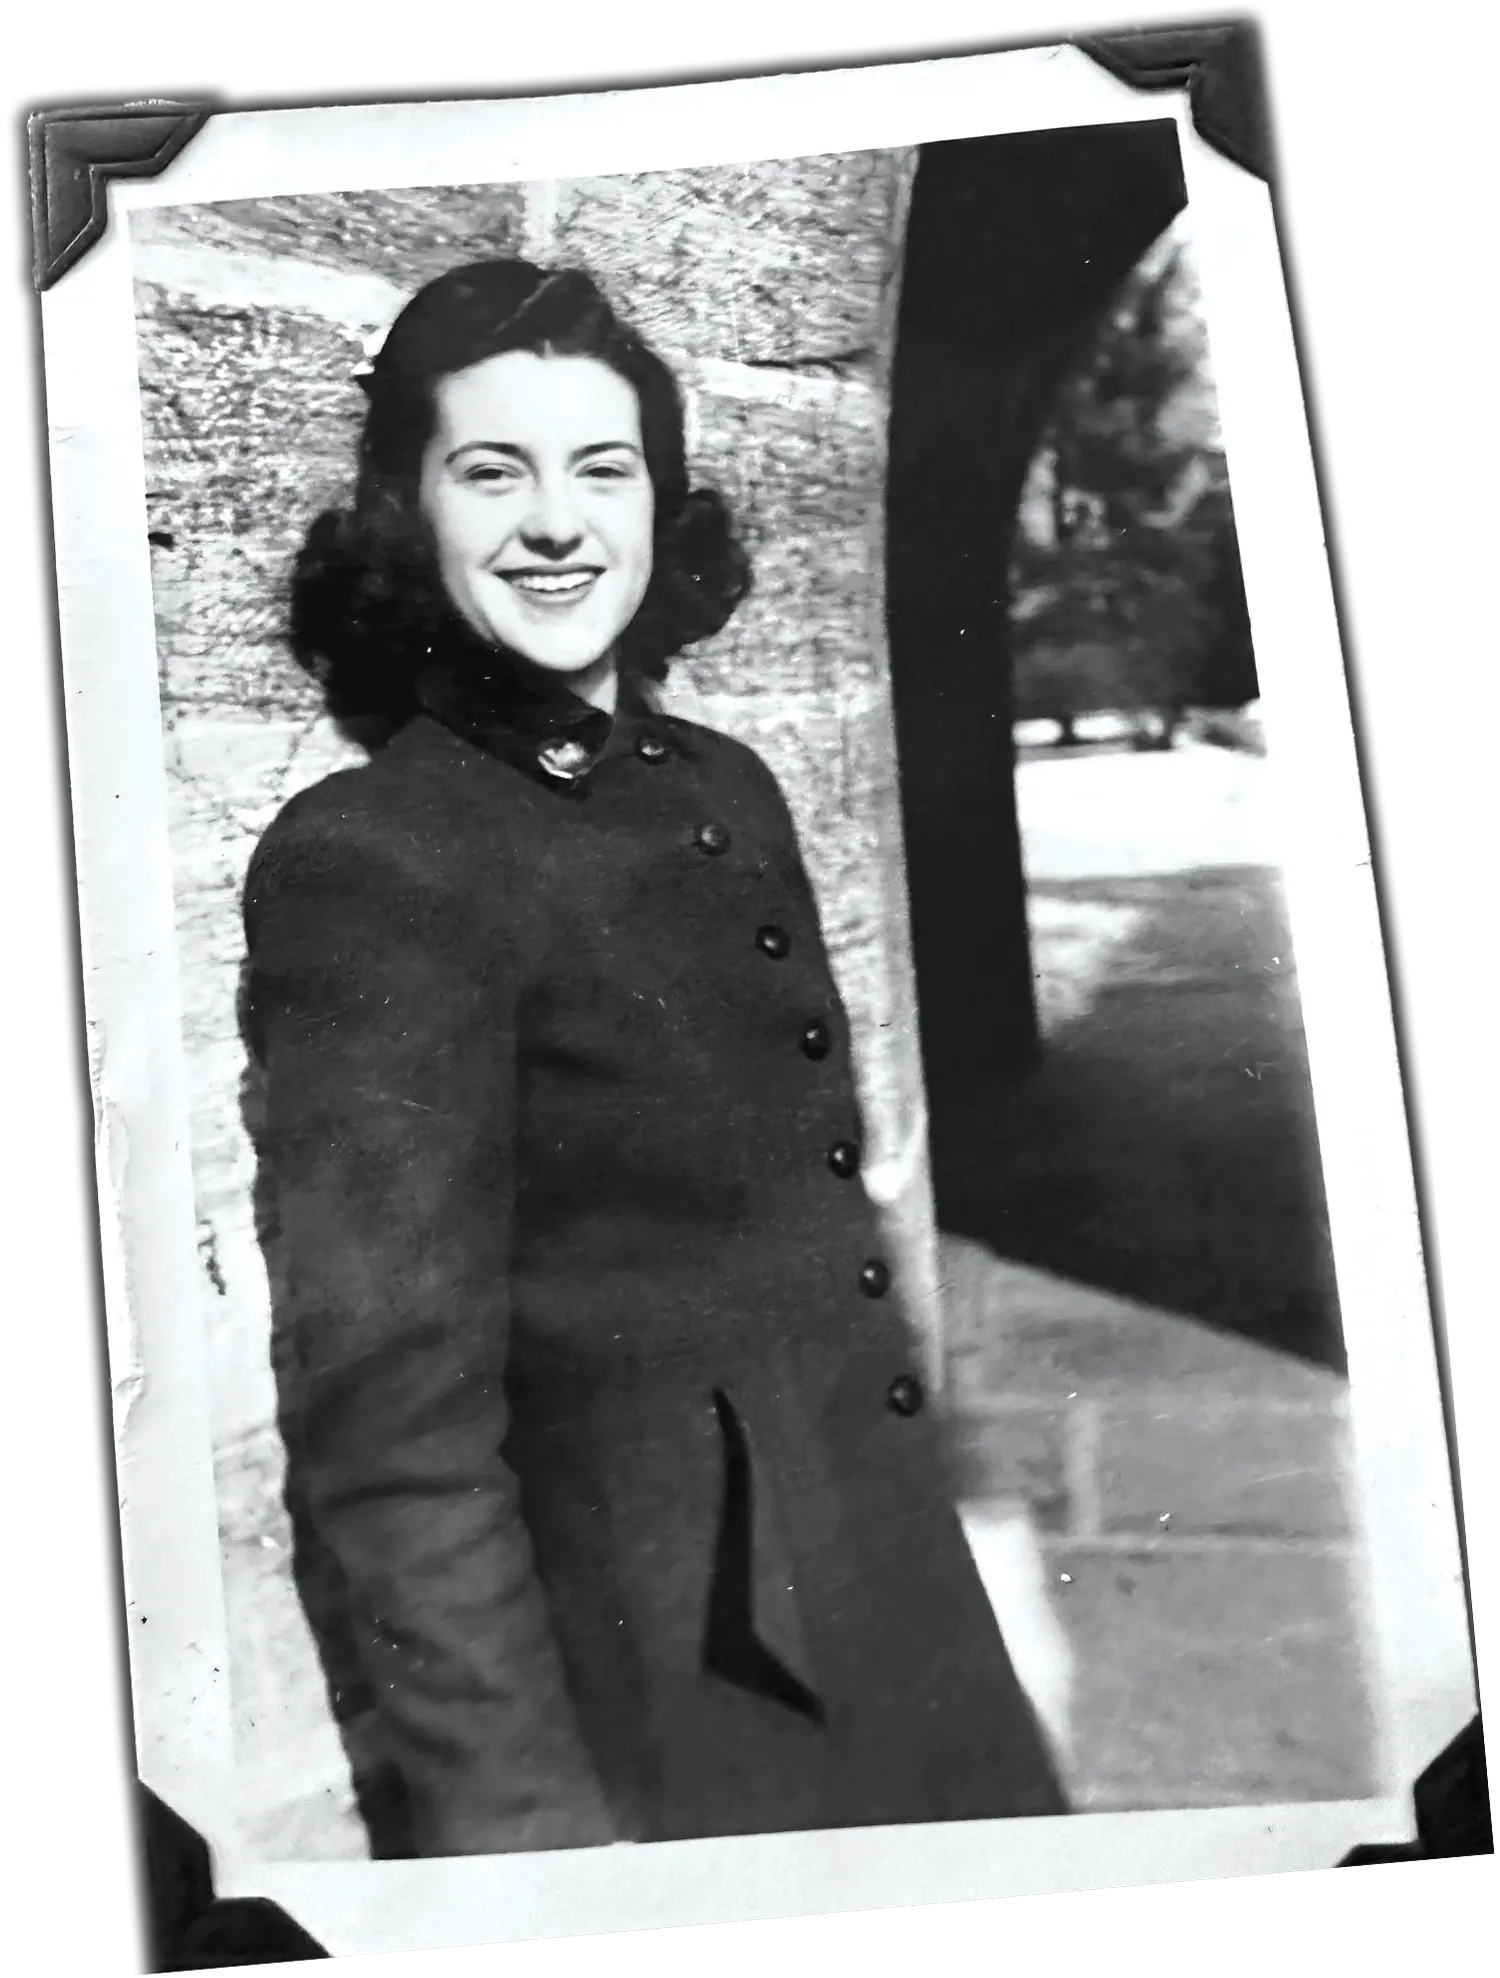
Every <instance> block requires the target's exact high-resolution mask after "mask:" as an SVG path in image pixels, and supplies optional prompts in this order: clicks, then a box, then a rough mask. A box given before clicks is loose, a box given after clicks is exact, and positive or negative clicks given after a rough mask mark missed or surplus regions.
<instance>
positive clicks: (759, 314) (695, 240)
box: [550, 151, 914, 363]
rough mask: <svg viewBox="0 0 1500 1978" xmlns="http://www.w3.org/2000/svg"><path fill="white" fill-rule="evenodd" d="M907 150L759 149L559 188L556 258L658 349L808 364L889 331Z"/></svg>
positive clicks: (869, 345) (866, 345)
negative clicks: (748, 158) (741, 160)
mask: <svg viewBox="0 0 1500 1978" xmlns="http://www.w3.org/2000/svg"><path fill="white" fill-rule="evenodd" d="M913 157H914V154H913V153H911V152H909V151H858V152H851V153H848V154H846V155H829V156H825V157H812V158H787V159H769V160H759V161H754V162H751V163H747V164H743V165H710V166H699V167H694V168H689V169H686V170H679V171H669V172H642V173H630V174H622V175H618V176H612V177H608V178H588V179H565V180H562V181H560V182H559V183H558V185H557V187H556V193H555V197H556V208H555V219H554V225H553V247H552V252H551V255H550V259H551V260H552V262H553V263H554V264H555V265H569V266H581V267H584V268H587V269H588V270H589V272H590V273H592V274H593V275H594V276H595V277H596V279H598V280H599V282H600V283H601V285H602V286H603V287H604V289H605V291H606V293H608V295H609V296H610V298H611V300H612V301H614V302H615V304H616V306H617V307H618V308H619V309H620V310H621V311H622V313H623V314H625V315H627V316H628V317H629V318H630V320H631V321H632V322H633V323H634V324H635V325H636V327H637V328H638V329H639V330H640V331H641V333H642V334H643V335H644V336H646V337H647V338H649V339H650V340H651V341H652V342H654V343H657V344H659V345H660V346H662V348H663V349H664V350H674V351H683V352H687V353H690V354H702V355H709V356H715V357H728V358H733V359H735V360H736V361H738V362H742V363H745V362H748V363H756V362H770V363H775V362H783V363H784V362H807V361H809V360H816V359H828V358H834V357H840V356H843V355H845V354H847V353H849V352H852V351H872V350H874V349H876V348H877V347H879V346H881V345H883V343H884V342H885V341H886V340H887V339H888V336H889V334H890V328H891V311H892V296H891V282H892V278H893V275H894V273H895V270H896V266H897V260H898V254H899V246H900V238H899V236H900V221H901V214H902V211H903V208H904V201H905V189H906V184H907V180H908V177H909V174H910V171H911V169H912V162H913Z"/></svg>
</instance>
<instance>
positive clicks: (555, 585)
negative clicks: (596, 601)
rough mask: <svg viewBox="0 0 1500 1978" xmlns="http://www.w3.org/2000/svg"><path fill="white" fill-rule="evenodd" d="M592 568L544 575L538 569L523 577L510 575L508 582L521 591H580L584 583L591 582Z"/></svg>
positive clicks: (592, 576) (592, 579) (592, 578)
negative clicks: (555, 574)
mask: <svg viewBox="0 0 1500 1978" xmlns="http://www.w3.org/2000/svg"><path fill="white" fill-rule="evenodd" d="M593 581H594V573H593V571H592V570H572V571H569V572H567V573H566V574H562V573H560V574H558V575H557V576H550V575H544V574H543V573H541V572H540V571H538V572H536V573H534V574H529V575H527V576H525V577H512V578H511V579H510V582H511V583H512V584H514V585H515V586H516V588H517V589H518V590H522V591H581V590H582V589H583V587H584V585H585V584H592V583H593Z"/></svg>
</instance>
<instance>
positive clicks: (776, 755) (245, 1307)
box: [131, 152, 937, 1854]
mask: <svg viewBox="0 0 1500 1978" xmlns="http://www.w3.org/2000/svg"><path fill="white" fill-rule="evenodd" d="M913 165H914V155H913V154H910V153H904V152H872V153H861V154H858V155H854V156H849V157H826V158H813V159H799V160H795V161H790V162H777V163H768V164H766V163H763V164H753V165H748V166H744V167H730V168H715V169H711V170H692V171H680V172H669V173H662V174H651V175H642V176H635V177H622V178H612V179H598V180H586V181H570V182H558V183H545V184H541V183H538V184H527V185H524V186H500V187H483V186H481V187H468V188H445V189H442V190H440V191H411V192H376V193H359V194H350V195H317V196H302V197H297V198H289V199H280V200H272V201H265V202H241V203H236V204H229V205H218V206H213V207H196V208H178V209H163V210H161V211H158V212H154V213H153V212H146V213H142V214H139V215H136V216H134V218H133V220H132V223H131V233H132V243H133V248H134V253H135V267H136V276H137V297H138V320H139V332H140V334H139V349H140V370H141V407H142V415H143V426H144V433H145V445H146V464H147V485H148V506H149V515H150V527H151V530H152V536H153V543H154V548H153V560H154V571H155V595H156V607H157V621H158V645H159V654H160V680H161V697H162V717H163V726H164V731H165V744H166V752H167V764H168V771H169V776H170V783H171V794H172V837H173V854H174V870H175V875H176V888H177V911H178V921H179V930H180V937H181V944H182V982H183V994H184V999H185V1005H186V1026H187V1043H188V1050H189V1059H190V1066H191V1075H192V1081H193V1109H194V1124H193V1133H194V1145H193V1153H194V1174H195V1182H196V1189H197V1205H198V1230H199V1245H200V1252H201V1256H202V1261H203V1300H204V1303H203V1309H204V1317H205V1324H206V1327H207V1332H208V1337H209V1341H210V1354H211V1367H212V1379H213V1387H214V1406H215V1441H216V1458H217V1462H218V1467H219V1475H220V1481H221V1501H222V1507H223V1515H222V1524H223V1534H224V1541H225V1561H226V1587H227V1591H228V1598H229V1606H230V1615H231V1631H232V1636H233V1645H234V1648H235V1652H236V1666H235V1697H236V1714H237V1718H238V1722H239V1729H240V1735H241V1751H242V1756H243V1757H244V1760H245V1763H246V1765H247V1767H248V1768H249V1770H250V1772H251V1773H252V1774H257V1775H259V1776H261V1777H263V1778H264V1780H265V1781H266V1787H265V1791H264V1792H263V1793H261V1794H260V1795H259V1799H258V1800H257V1797H256V1790H255V1788H254V1786H253V1785H252V1786H251V1788H250V1799H251V1802H252V1804H259V1805H260V1807H261V1810H262V1818H263V1824H264V1831H265V1833H266V1834H267V1836H268V1837H269V1836H270V1835H271V1834H273V1833H274V1834H275V1835H276V1836H277V1837H278V1841H279V1844H282V1845H286V1844H294V1845H295V1846H296V1847H297V1848H298V1849H299V1850H310V1851H313V1852H322V1853H328V1854H339V1853H349V1852H358V1851H359V1845H360V1843H359V1841H358V1838H357V1835H356V1833H355V1830H354V1828H353V1826H352V1824H351V1821H350V1818H349V1812H348V1804H347V1782H346V1780H345V1778H344V1774H343V1771H342V1761H341V1759H340V1756H339V1753H338V1749H337V1744H336V1740H335V1739H334V1736H333V1732H332V1727H331V1725H330V1724H329V1723H328V1721H327V1717H326V1711H325V1709H324V1707H323V1703H322V1697H321V1686H320V1684H319V1683H318V1680H317V1673H316V1666H315V1663H314V1662H313V1660H312V1649H311V1644H310V1642H309V1641H308V1640H307V1638H306V1634H305V1629H304V1627H303V1624H302V1622H301V1618H300V1614H299V1612H298V1610H297V1607H296V1602H295V1597H294V1595H293V1593H292V1590H291V1585H290V1577H289V1573H288V1571H287V1558H286V1537H287V1535H286V1531H285V1528H284V1520H283V1514H282V1511H281V1507H280V1501H279V1494H278V1489H277V1485H278V1481H279V1468H280V1460H279V1449H278V1447H277V1444H276V1440H275V1433H274V1427H273V1409H274V1393H273V1388H272V1383H271V1377H270V1370H269V1364H268V1356H267V1334H268V1309H267V1293H266V1285H265V1277H264V1269H263V1265H262V1262H261V1258H260V1254H259V1250H258V1247H257V1245H256V1243H255V1238H254V1233H253V1228H252V1223H251V1211H250V1183H251V1173H252V1165H251V1154H250V1149H249V1145H248V1141H247V1139H246V1136H245V1133H244V1130H243V1127H242V1125H241V1122H240V1117H239V1105H238V1094H239V1082H240V1075H241V1071H242V1068H243V1054H242V1050H241V1046H240V1044H239V1040H238V1037H237V1034H236V1030H235V1011H234V990H235V983H236V975H237V970H238V966H239V961H240V927H239V914H238V897H239V890H240V886H241V884H242V881H243V876H244V870H245V865H246V862H247V860H248V857H249V853H250V849H251V846H252V845H253V843H254V840H255V837H256V836H257V834H258V833H259V831H260V830H261V829H262V828H263V827H264V826H265V824H266V823H267V822H268V821H269V819H270V818H271V816H272V815H273V814H274V812H275V811H276V810H277V809H278V808H279V806H280V805H281V804H282V803H283V802H284V801H285V800H286V798H287V797H289V796H290V795H291V794H292V793H293V792H294V791H295V790H296V789H298V788H300V787H302V786H304V785H306V784H307V783H309V782H311V781H313V780H315V779H316V778H317V777H319V776H322V775H324V774H326V773H327V772H328V771H329V770H331V769H333V768H335V767H338V766H340V765H342V764H343V763H345V762H348V761H350V760H352V759H355V754H356V752H355V751H354V750H353V749H352V748H351V747H350V746H349V745H348V744H347V743H346V742H344V741H343V740H342V739H341V738H340V737H339V736H338V735H337V734H336V732H335V731H334V730H333V729H332V728H331V726H330V725H329V724H328V723H327V722H326V720H325V719H324V718H323V717H322V716H321V714H320V710H319V707H318V703H317V697H316V695H315V693H314V692H313V690H312V688H311V686H310V684H309V683H308V682H307V680H306V679H305V678H304V677H303V676H302V675H301V674H300V672H299V671H298V669H297V668H296V666H295V665H294V664H293V662H292V661H291V659H290V657H289V655H288V654H287V652H286V649H285V646H284V644H283V640H282V632H283V624H284V608H285V606H284V600H285V585H286V578H287V574H288V570H289V565H290V561H291V558H292V556H293V555H294V553H295V550H296V547H297V545H298V543H299V541H300V539H301V536H302V533H303V531H304V530H305V528H306V525H307V523H308V521H309V520H310V518H311V517H312V515H313V514H314V513H315V512H316V511H317V510H318V509H319V508H321V507H323V506H325V505H326V504H327V503H328V502H330V501H331V500H334V499H337V498H339V497H340V496H342V495H343V494H344V493H345V492H346V490H347V488H348V484H349V480H350V474H351V465H352V456H353V441H354V435H355V432H356V430H357V424H358V419H359V416H360V412H361V408H362V404H363V401H362V399H361V396H360V394H359V391H358V388H357V386H356V385H355V383H354V381H353V376H352V372H353V367H354V366H355V365H356V364H357V363H358V361H359V360H360V358H361V356H362V354H363V347H364V341H365V339H366V338H367V337H369V336H370V335H371V334H377V333H379V332H380V331H382V330H383V329H384V328H385V326H386V325H387V324H388V322H389V321H390V319H391V317H392V316H394V314H395V313H396V310H397V309H398V308H399V306H400V304H401V302H402V301H403V300H404V299H405V297H406V296H407V295H408V294H410V293H411V292H412V291H413V290H414V289H415V288H417V287H418V286H420V284H421V283H422V282H423V281H425V280H427V279H429V278H430V277H431V276H432V275H434V274H437V273H440V272H441V271H442V270H444V269H445V268H448V267H451V266H453V265H455V264H456V263H458V262H460V261H462V260H465V259H473V258H479V257H482V256H485V255H489V254H495V253H507V252H519V253H524V254H526V255H528V256H529V257H531V258H534V259H536V260H538V261H541V262H543V263H550V264H552V265H582V266H584V267H587V268H588V269H589V270H590V271H591V272H592V273H594V274H595V275H596V276H597V277H598V278H599V279H600V281H601V283H602V284H603V286H604V287H605V289H606V290H607V291H608V292H609V293H610V294H611V295H612V296H613V297H615V298H616V299H617V300H618V302H619V303H620V304H621V306H622V308H623V309H624V310H625V311H626V313H628V314H629V315H631V316H632V317H633V319H634V320H635V321H636V322H637V323H638V324H639V326H640V327H641V328H642V330H643V331H644V332H645V333H646V334H647V335H648V336H649V337H650V338H651V339H652V340H653V341H654V342H655V343H656V345H657V347H658V348H659V349H661V350H662V352H663V354H664V355H666V356H667V357H668V358H669V359H670V360H671V361H673V362H674V363H675V364H676V365H677V367H678V369H679V371H680V374H681V376H682V378H683V380H684V384H685V386H686V390H687V397H688V405H689V418H690V430H689V438H690V445H691V448H692V453H693V458H694V462H695V465H696V467H697V468H698V470H699V472H700V473H701V474H702V475H703V476H704V477H705V478H708V479H711V480H712V481H713V482H715V483H716V484H717V485H718V486H720V488H721V489H722V490H723V492H724V493H725V494H726V496H727V497H728V498H729V500H730V501H731V503H732V504H733V506H734V509H735V511H736V513H737V516H738V518H739V521H740V524H741V527H742V530H743V533H744V535H745V537H746V539H747V541H748V543H749V546H750V548H751V552H752V555H753V557H754V562H755V570H756V586H755V590H754V593H753V595H752V597H751V599H750V600H749V601H748V602H747V603H746V605H745V606H744V607H743V608H742V609H741V611H740V612H739V613H738V614H737V615H736V617H735V618H734V619H733V620H732V621H731V623H730V624H729V626H728V627H726V629H725V630H724V631H723V632H722V633H721V634H719V635H718V637H716V638H715V639H713V640H711V641H708V642H706V643H705V644H703V645H702V646H700V647H697V648H694V649H693V650H692V651H691V652H690V653H689V654H688V655H687V657H686V658H685V659H684V661H683V662H682V663H681V664H680V665H679V667H678V669H677V670H676V672H675V673H674V675H673V678H672V680H671V682H670V683H669V686H668V688H667V689H666V692H665V696H664V699H665V703H666V705H667V706H668V707H669V708H670V709H672V710H673V711H675V712H679V713H683V714H687V715H691V716H693V717H695V718H698V719H702V720H706V721H708V722H710V723H711V724H713V725H715V726H718V727H721V728H724V729H726V730H728V731H730V732H732V733H734V734H737V735H739V736H741V737H743V738H744V739H745V740H747V741H749V742H750V743H752V744H753V745H754V746H755V747H756V748H758V749H759V750H760V752H761V753H762V754H763V755H764V756H765V758H766V759H767V760H768V761H769V762H770V764H771V766H772V767H773V769H775V771H776V772H777V774H778V775H779V776H780V778H781V780H782V783H783V785H784V787H785V789H786V791H787V795H788V798H789V800H790V802H791V806H792V809H793V813H794V815H795V817H796V820H797V824H798V829H799V833H800V835H801V839H802V845H803V850H804V854H805V857H806V859H807V863H808V866H809V870H810V872H811V875H812V879H813V883H814V886H815V888H816V890H817V892H818V895H819V898H820V902H821V905H822V910H823V914H824V920H825V926H826V930H827V934H828V938H829V942H830V946H831V949H832V952H833V957H834V966H835V969H836V971H837V973H838V976H839V979H840V984H841V987H842V989H843V992H844V994H845V997H846V1000H847V1001H848V1003H849V1006H850V1013H851V1018H852V1021H853V1025H854V1029H855V1037H856V1057H857V1065H858V1072H859V1077H860V1083H861V1090H862V1097H863V1100H864V1104H865V1110H866V1123H867V1135H868V1139H869V1143H870V1154H871V1162H870V1168H869V1179H870V1185H871V1190H872V1193H874V1194H876V1195H877V1197H878V1198H879V1199H880V1200H881V1202H882V1206H883V1208H884V1211H885V1213H886V1215H887V1218H888V1220H889V1223H890V1240H891V1244H892V1248H893V1251H894V1253H895V1254H896V1256H897V1259H898V1264H899V1270H900V1278H901V1282H902V1284H903V1286H904V1288H905V1291H906V1296H907V1303H908V1308H909V1311H910V1316H911V1318H912V1321H913V1323H914V1325H915V1326H916V1327H917V1328H918V1329H919V1331H921V1332H922V1333H923V1334H924V1336H925V1337H927V1338H928V1340H929V1341H930V1342H931V1343H932V1345H933V1348H934V1350H933V1351H932V1352H930V1354H929V1360H930V1363H931V1364H933V1365H934V1366H935V1365H936V1364H937V1359H936V1352H935V1339H936V1297H935V1286H936V1271H935V1265H934V1249H933V1234H932V1217H931V1205H930V1189H929V1184H928V1179H927V1167H926V1147H925V1134H924V1108H923V1098H922V1090H921V1076H920V1063H919V1054H918V1046H917V1036H916V1027H915V1003H914V989H913V983H912V978H911V968H910V961H909V954H908V947H907V937H906V906H905V889H904V881H903V876H902V864H901V855H900V825H899V809H898V805H897V796H896V785H895V757H894V742H893V734H892V727H891V716H890V707H889V693H888V683H887V671H886V655H885V646H884V613H883V598H882V562H883V539H882V505H883V493H884V469H885V461H884V447H885V423H886V409H887V395H886V379H887V374H888V365H889V359H890V353H891V342H892V336H893V331H894V318H895V300H896V296H895V284H896V278H897V275H898V271H899V265H900V258H901V250H902V237H903V224H904V214H905V204H906V198H907V192H908V188H909V183H910V177H911V172H912V169H913ZM291 1750H295V1751H296V1752H297V1753H298V1754H299V1755H300V1756H299V1758H298V1761H297V1764H298V1765H299V1766H300V1767H301V1772H300V1773H299V1772H298V1771H297V1767H296V1766H289V1764H288V1752H289V1751H291ZM273 1782H274V1784H273Z"/></svg>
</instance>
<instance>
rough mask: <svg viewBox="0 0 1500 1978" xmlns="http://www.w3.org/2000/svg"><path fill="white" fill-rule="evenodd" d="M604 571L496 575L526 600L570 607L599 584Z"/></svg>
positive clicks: (589, 569) (536, 571)
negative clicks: (569, 605)
mask: <svg viewBox="0 0 1500 1978" xmlns="http://www.w3.org/2000/svg"><path fill="white" fill-rule="evenodd" d="M602 574H603V573H602V571H600V570H598V569H595V568H593V567H591V566H590V567H582V566H579V567H576V568H574V569H569V570H501V571H497V572H496V575H497V576H500V577H503V578H504V579H505V581H506V583H507V584H509V585H510V587H511V589H512V590H516V591H519V592H520V593H521V594H522V596H523V597H527V598H535V599H537V600H538V601H539V602H542V603H548V604H571V603H572V602H574V600H575V599H577V598H580V597H582V596H583V595H584V593H585V592H587V591H589V590H591V589H592V588H593V586H594V584H595V583H597V581H598V579H599V578H600V576H602Z"/></svg>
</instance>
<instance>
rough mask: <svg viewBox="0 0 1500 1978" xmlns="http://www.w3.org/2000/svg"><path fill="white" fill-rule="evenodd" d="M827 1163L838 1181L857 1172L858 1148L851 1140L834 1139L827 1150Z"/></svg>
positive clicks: (844, 1179) (845, 1179) (846, 1178)
mask: <svg viewBox="0 0 1500 1978" xmlns="http://www.w3.org/2000/svg"><path fill="white" fill-rule="evenodd" d="M828 1165H829V1167H831V1168H832V1169H833V1171H834V1173H835V1174H836V1175H837V1176H838V1178H839V1180H840V1181H847V1180H848V1179H849V1177H850V1175H853V1174H858V1173H859V1149H858V1148H857V1147H856V1146H855V1144H854V1142H853V1141H852V1140H835V1141H834V1143H833V1145H832V1146H831V1147H830V1148H829V1150H828Z"/></svg>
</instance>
